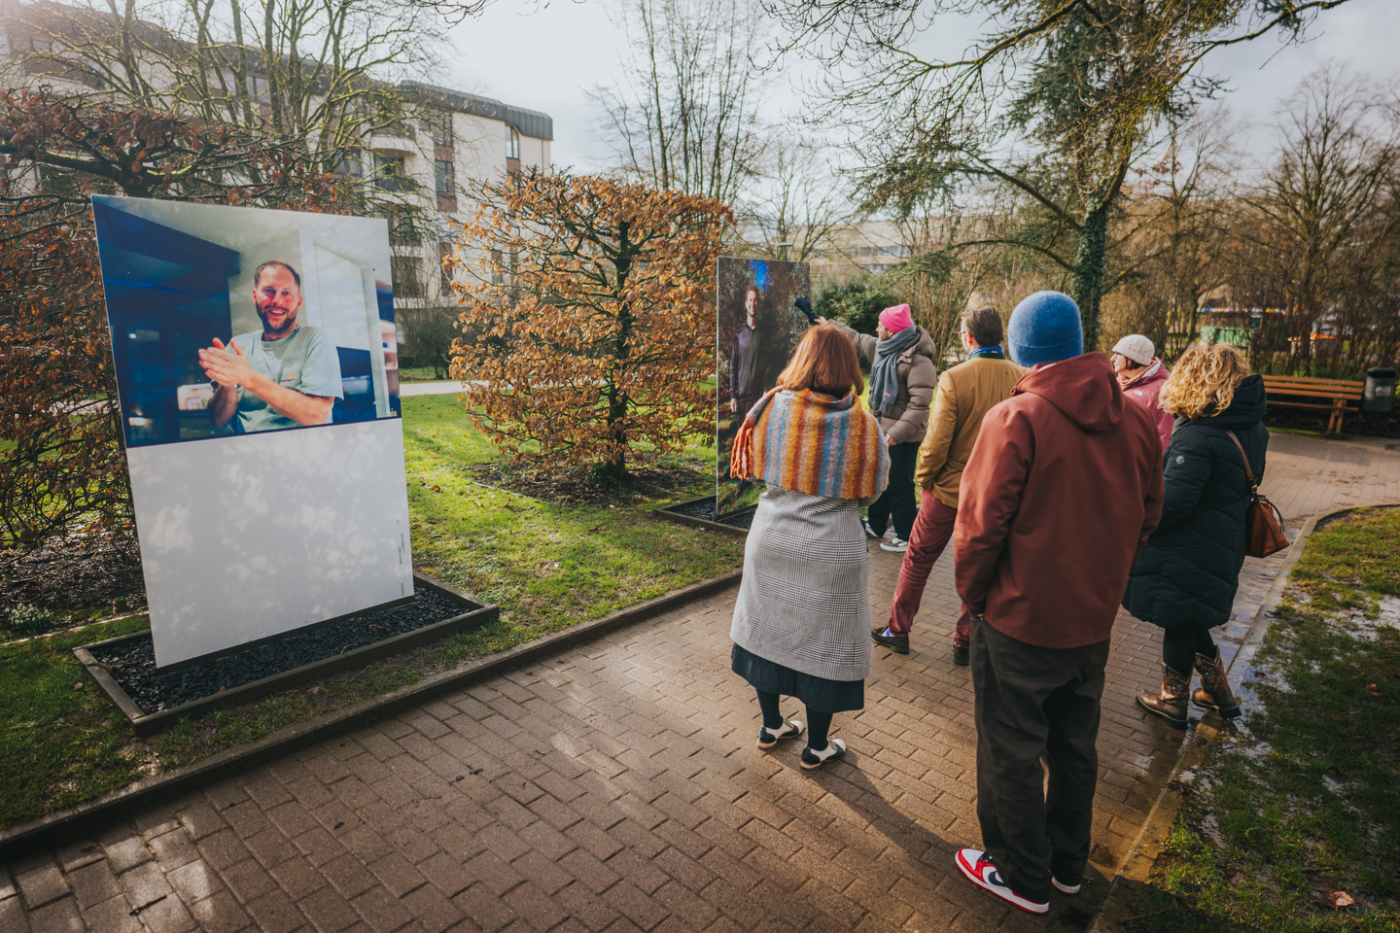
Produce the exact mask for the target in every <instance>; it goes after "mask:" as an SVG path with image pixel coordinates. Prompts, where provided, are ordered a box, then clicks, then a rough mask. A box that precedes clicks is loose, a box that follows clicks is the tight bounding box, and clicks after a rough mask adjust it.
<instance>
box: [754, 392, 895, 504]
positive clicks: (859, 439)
mask: <svg viewBox="0 0 1400 933" xmlns="http://www.w3.org/2000/svg"><path fill="white" fill-rule="evenodd" d="M729 469H730V474H731V475H732V476H734V477H736V478H739V479H749V478H754V477H756V478H758V479H761V480H763V482H764V483H766V484H767V485H769V486H781V487H782V488H784V489H792V490H795V491H796V492H805V493H807V494H808V495H809V496H822V497H824V498H828V499H864V498H867V497H869V496H874V495H878V494H879V493H880V492H881V491H882V490H883V489H884V488H885V486H886V485H887V484H888V482H889V475H890V453H889V449H888V447H887V446H886V445H885V439H884V437H883V436H881V434H880V425H879V422H877V421H876V420H875V418H874V416H873V415H871V414H870V412H868V411H866V410H865V409H864V408H863V407H862V406H861V405H860V404H859V403H858V402H857V400H856V396H855V394H854V393H848V394H847V395H846V397H845V398H832V397H831V396H830V395H823V394H821V393H820V392H814V391H812V390H811V389H803V390H802V391H800V392H792V391H789V390H787V389H773V390H772V391H770V392H768V393H767V394H766V395H764V396H763V398H761V399H759V400H758V403H757V404H756V405H754V407H753V408H752V409H751V410H750V411H749V413H748V415H747V417H745V418H744V423H743V425H742V426H741V427H740V428H739V435H738V437H736V438H735V439H734V452H733V454H732V456H731V457H730V461H729Z"/></svg>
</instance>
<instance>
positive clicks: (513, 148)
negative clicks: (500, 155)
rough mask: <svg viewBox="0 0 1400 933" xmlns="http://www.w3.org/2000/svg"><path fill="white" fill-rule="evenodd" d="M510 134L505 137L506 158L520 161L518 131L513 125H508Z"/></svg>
mask: <svg viewBox="0 0 1400 933" xmlns="http://www.w3.org/2000/svg"><path fill="white" fill-rule="evenodd" d="M506 129H508V130H510V135H509V136H508V137H506V158H507V159H515V160H516V161H517V162H518V161H520V131H519V130H517V129H516V128H515V127H513V126H508V127H506Z"/></svg>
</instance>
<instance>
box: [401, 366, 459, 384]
mask: <svg viewBox="0 0 1400 933" xmlns="http://www.w3.org/2000/svg"><path fill="white" fill-rule="evenodd" d="M450 378H451V377H450V376H439V375H438V374H437V370H435V369H433V368H432V367H431V366H401V367H399V382H442V381H444V380H447V379H450Z"/></svg>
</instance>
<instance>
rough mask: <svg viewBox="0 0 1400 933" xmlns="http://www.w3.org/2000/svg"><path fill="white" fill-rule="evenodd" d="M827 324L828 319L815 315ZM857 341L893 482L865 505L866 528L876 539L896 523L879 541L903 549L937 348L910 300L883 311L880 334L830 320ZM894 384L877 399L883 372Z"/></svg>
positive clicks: (912, 514)
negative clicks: (865, 363) (915, 315)
mask: <svg viewBox="0 0 1400 933" xmlns="http://www.w3.org/2000/svg"><path fill="white" fill-rule="evenodd" d="M817 323H819V324H825V323H826V319H825V318H821V317H819V318H817ZM831 323H833V324H835V325H836V326H837V327H839V328H841V332H842V333H844V334H845V335H846V336H847V337H849V338H850V339H851V343H853V344H855V347H856V352H857V353H858V354H860V355H861V356H863V357H864V358H865V359H866V360H867V361H869V363H870V364H871V365H870V410H871V411H872V412H874V413H875V415H876V416H877V417H878V418H879V419H880V430H882V431H884V432H885V441H886V443H888V444H889V448H890V484H889V486H887V487H886V488H885V491H884V493H883V494H882V495H881V496H880V498H878V499H876V500H875V501H874V502H872V503H871V504H870V508H869V509H868V510H867V512H866V515H867V518H866V526H865V530H866V533H867V534H868V535H870V537H872V538H883V537H884V535H885V529H886V528H888V527H889V525H890V524H891V523H892V524H893V525H894V535H895V536H894V540H892V541H883V540H882V541H881V543H880V547H881V548H883V549H884V550H886V551H895V552H903V551H904V550H905V549H907V548H908V547H909V535H910V534H912V533H913V530H914V517H915V515H917V514H918V510H919V504H918V499H916V498H915V496H914V466H915V464H916V463H917V462H918V458H919V442H920V441H922V440H923V439H924V429H925V428H926V427H927V426H928V411H929V405H930V404H931V403H932V402H933V387H934V385H935V384H936V383H937V382H938V367H937V366H935V365H934V362H933V354H934V352H935V348H934V345H933V338H932V337H930V336H929V334H928V331H926V330H924V329H923V328H922V327H920V326H919V325H917V324H915V323H914V319H913V316H912V314H911V313H910V310H909V306H908V305H895V306H894V307H892V308H886V309H885V310H883V311H881V312H880V326H879V328H878V330H877V335H876V336H874V337H872V336H870V335H868V334H860V333H857V332H856V331H855V330H853V329H851V328H849V327H847V326H846V325H845V324H842V323H841V322H840V321H832V322H831ZM886 370H888V371H889V375H890V377H891V378H889V379H888V380H886V381H887V382H888V383H889V385H890V386H891V387H892V388H893V391H891V392H890V393H889V394H888V397H887V398H884V399H881V398H877V388H878V385H879V383H881V381H882V380H881V374H882V372H884V371H886Z"/></svg>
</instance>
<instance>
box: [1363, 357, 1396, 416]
mask: <svg viewBox="0 0 1400 933" xmlns="http://www.w3.org/2000/svg"><path fill="white" fill-rule="evenodd" d="M1394 404H1395V370H1393V369H1381V368H1380V367H1377V368H1375V369H1368V370H1367V371H1366V391H1365V392H1364V393H1363V394H1362V396H1361V410H1362V411H1390V409H1391V406H1393V405H1394Z"/></svg>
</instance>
